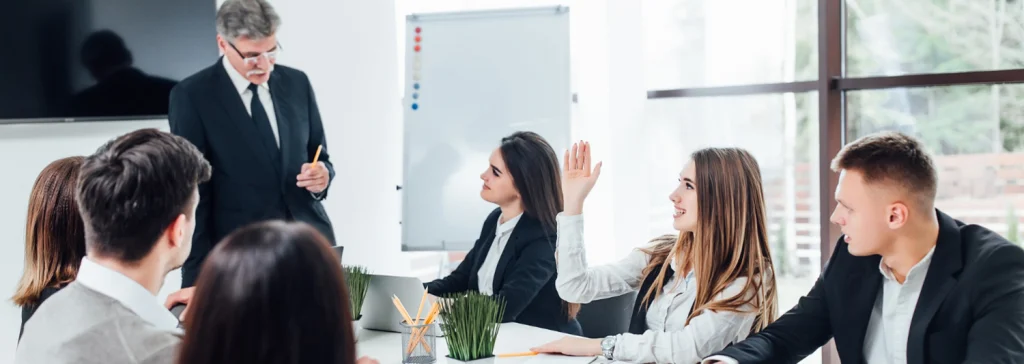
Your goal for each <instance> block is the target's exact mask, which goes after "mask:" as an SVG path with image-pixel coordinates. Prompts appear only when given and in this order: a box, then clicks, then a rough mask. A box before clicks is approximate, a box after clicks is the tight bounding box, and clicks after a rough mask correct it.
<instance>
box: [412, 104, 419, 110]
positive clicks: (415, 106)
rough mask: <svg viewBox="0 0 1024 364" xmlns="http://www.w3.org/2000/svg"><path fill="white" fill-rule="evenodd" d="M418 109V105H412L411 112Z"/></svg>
mask: <svg viewBox="0 0 1024 364" xmlns="http://www.w3.org/2000/svg"><path fill="white" fill-rule="evenodd" d="M419 108H420V105H419V104H412V109H413V110H416V109H419Z"/></svg>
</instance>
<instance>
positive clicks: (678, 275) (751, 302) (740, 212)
mask: <svg viewBox="0 0 1024 364" xmlns="http://www.w3.org/2000/svg"><path fill="white" fill-rule="evenodd" d="M600 174H601V163H598V164H597V166H595V167H594V168H593V169H592V168H591V160H590V144H589V143H583V142H581V143H579V144H576V145H573V147H572V151H571V152H567V153H566V156H565V162H564V171H563V182H562V185H563V193H564V196H565V205H566V208H565V212H564V213H563V214H561V215H559V217H558V251H557V256H558V263H559V264H558V279H557V287H558V293H559V294H560V295H561V297H562V298H564V299H566V300H568V301H570V302H576V303H584V304H585V303H589V302H593V301H595V300H600V299H606V298H611V297H616V296H619V295H623V294H626V293H629V292H635V291H638V293H639V294H638V295H637V301H636V304H635V305H634V311H633V318H632V320H631V322H630V325H629V332H627V333H622V334H620V335H612V336H608V337H606V338H604V339H603V340H595V339H578V338H565V339H562V340H559V341H555V342H552V343H549V344H546V345H543V346H541V347H538V348H535V349H534V350H535V351H537V352H543V353H561V354H566V355H579V356H590V355H603V356H604V357H606V358H607V359H609V360H615V361H627V362H640V363H649V362H658V363H694V362H699V361H700V360H702V359H703V358H705V357H707V356H708V355H711V354H712V353H714V352H716V351H718V350H721V349H723V348H725V347H726V346H727V345H729V344H731V343H734V342H737V341H740V340H742V339H744V338H746V337H747V335H749V334H751V333H756V332H758V331H761V330H762V329H764V328H765V327H766V326H768V324H769V323H771V322H772V321H774V320H775V317H776V314H777V312H776V305H777V298H776V293H775V292H776V288H775V272H774V268H773V265H772V258H771V254H770V253H769V251H770V249H769V247H768V236H767V227H766V221H765V216H766V215H765V205H764V193H763V192H762V187H761V173H760V168H759V166H758V164H757V161H756V160H755V159H754V158H753V156H751V155H750V153H748V152H747V151H746V150H743V149H739V148H706V149H701V150H698V151H696V152H694V153H693V154H692V155H691V161H690V162H689V163H687V166H686V167H685V168H684V169H683V172H682V173H681V174H680V177H679V185H678V186H677V187H676V189H675V190H674V191H673V192H672V193H671V194H670V195H669V199H670V200H671V201H672V203H673V205H674V206H675V213H674V214H673V227H675V228H676V229H678V230H679V233H678V235H677V236H671V235H670V236H666V237H661V238H658V239H654V240H653V241H652V242H651V244H650V245H649V246H647V247H645V248H640V249H635V250H633V252H632V253H630V254H629V255H628V256H627V257H625V258H624V259H622V260H621V261H619V262H617V263H613V264H609V265H604V266H597V267H589V266H588V265H587V262H586V259H584V257H585V256H586V251H585V249H584V246H585V244H584V242H583V217H582V213H581V212H582V210H583V201H584V199H586V197H587V194H589V192H590V190H591V189H593V187H594V184H595V183H596V182H597V179H598V177H599V176H600ZM702 186H705V187H704V188H702ZM710 186H715V187H714V188H710Z"/></svg>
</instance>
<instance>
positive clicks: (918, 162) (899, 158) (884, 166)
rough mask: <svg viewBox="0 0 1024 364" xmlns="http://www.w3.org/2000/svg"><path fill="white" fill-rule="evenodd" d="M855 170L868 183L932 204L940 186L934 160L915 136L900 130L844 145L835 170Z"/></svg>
mask: <svg viewBox="0 0 1024 364" xmlns="http://www.w3.org/2000/svg"><path fill="white" fill-rule="evenodd" d="M843 169H846V170H854V171H858V172H860V173H861V174H862V175H863V176H864V181H865V182H867V183H887V184H890V185H893V186H896V187H899V188H902V189H903V190H904V191H906V192H908V193H910V194H913V195H915V196H917V197H918V202H921V203H924V204H929V205H930V204H933V203H934V202H935V194H936V189H937V187H936V186H937V185H938V177H937V175H936V172H935V163H934V162H933V161H932V157H931V156H930V155H928V152H927V151H925V148H924V145H923V144H921V142H920V141H918V140H917V139H916V138H914V137H911V136H909V135H906V134H903V133H899V132H882V133H875V134H870V135H867V136H864V137H861V138H860V139H857V140H855V141H853V142H852V143H850V144H847V145H846V146H845V147H843V149H842V150H840V151H839V153H838V154H836V157H835V159H832V170H833V171H835V172H839V171H840V170H843Z"/></svg>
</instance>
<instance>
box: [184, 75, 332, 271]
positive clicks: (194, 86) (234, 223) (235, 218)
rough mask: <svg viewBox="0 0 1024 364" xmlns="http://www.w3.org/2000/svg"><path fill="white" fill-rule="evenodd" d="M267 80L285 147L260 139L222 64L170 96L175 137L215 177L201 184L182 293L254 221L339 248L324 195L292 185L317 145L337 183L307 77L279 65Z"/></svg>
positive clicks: (185, 82) (193, 76) (321, 157)
mask: <svg viewBox="0 0 1024 364" xmlns="http://www.w3.org/2000/svg"><path fill="white" fill-rule="evenodd" d="M269 82H270V83H269V85H270V95H271V98H272V99H273V101H274V110H273V112H275V114H276V116H277V126H278V133H279V135H280V140H281V143H280V144H281V145H280V149H278V146H277V145H266V144H267V143H264V142H263V139H261V138H260V134H259V131H258V129H257V127H256V125H255V124H254V123H253V121H252V117H250V116H249V113H248V112H246V110H245V105H244V104H243V103H242V97H241V96H240V95H239V93H238V91H237V90H236V89H235V87H234V85H233V84H232V83H231V79H230V78H229V76H228V73H227V70H225V69H224V66H223V64H222V63H221V61H220V60H218V61H217V63H215V64H214V65H213V66H210V67H208V68H206V69H204V70H202V71H200V72H199V73H196V74H195V75H192V76H190V77H188V78H186V79H185V80H183V81H181V82H180V83H178V85H177V86H175V87H174V89H173V90H172V91H171V97H170V110H169V114H168V118H169V119H170V125H171V132H172V133H174V134H177V135H180V136H182V137H184V138H186V139H188V140H189V141H191V142H192V144H195V146H196V147H197V148H199V151H201V152H202V153H203V155H204V156H206V159H207V160H208V161H209V162H210V164H211V166H212V167H213V177H212V178H211V179H210V181H209V182H207V183H204V184H202V185H200V186H199V207H198V208H197V212H196V230H195V237H194V239H193V245H192V254H191V255H190V256H189V257H188V260H186V262H185V265H184V267H182V282H181V284H182V287H189V286H192V285H193V284H194V283H195V280H196V277H197V276H198V274H199V267H200V266H201V264H202V262H203V259H204V258H205V257H206V255H207V254H208V253H209V252H210V250H211V249H213V246H214V245H215V244H216V243H217V242H218V241H220V239H221V238H223V237H224V236H226V235H227V234H229V233H231V232H232V231H234V230H235V229H237V228H239V227H241V226H244V225H248V224H250V223H253V222H258V221H262V220H272V219H285V220H297V221H302V222H306V223H309V224H311V225H313V226H314V227H315V228H317V229H318V230H319V231H320V232H321V233H323V234H324V235H326V236H327V238H328V239H329V240H330V241H331V242H332V243H333V242H334V230H333V227H332V226H331V221H330V219H329V218H328V217H327V213H326V212H325V211H324V208H323V205H322V204H321V203H320V199H323V198H325V197H326V196H327V191H326V190H325V191H323V192H321V193H320V194H319V195H318V197H319V199H318V198H317V197H314V196H313V194H311V193H310V192H309V191H307V190H306V189H305V188H301V187H298V186H296V185H295V184H296V183H297V180H296V176H297V175H298V174H299V172H300V170H301V168H302V164H303V163H310V162H312V160H313V156H314V155H315V154H316V149H317V146H319V145H323V150H322V151H321V153H320V159H319V160H320V161H322V162H324V164H325V165H327V169H328V170H329V171H330V176H331V179H332V180H333V179H334V166H333V165H332V164H331V159H330V154H329V153H328V152H327V139H326V138H325V137H324V128H323V123H322V122H321V121H320V111H319V109H317V104H316V97H315V96H314V94H313V88H312V87H311V85H310V83H309V78H307V77H306V74H305V73H303V72H302V71H299V70H296V69H293V68H289V67H286V66H282V65H276V66H275V68H274V71H273V72H272V73H271V74H270V81H269ZM270 112H271V110H267V113H268V114H269V113H270Z"/></svg>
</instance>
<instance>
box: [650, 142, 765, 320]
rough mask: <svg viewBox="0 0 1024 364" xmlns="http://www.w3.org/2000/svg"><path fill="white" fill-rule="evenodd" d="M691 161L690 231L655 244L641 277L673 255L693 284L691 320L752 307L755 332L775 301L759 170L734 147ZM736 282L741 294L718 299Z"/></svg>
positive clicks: (705, 151) (702, 154) (709, 151)
mask: <svg viewBox="0 0 1024 364" xmlns="http://www.w3.org/2000/svg"><path fill="white" fill-rule="evenodd" d="M691 159H692V161H693V163H694V165H695V167H696V181H695V182H696V186H697V188H696V189H697V204H698V214H697V226H696V229H695V231H694V232H692V233H687V232H684V233H681V234H680V236H679V239H678V243H675V244H671V245H666V244H665V243H664V241H662V243H661V244H659V245H656V246H655V248H654V249H652V250H651V251H652V252H653V259H652V264H651V265H650V266H648V269H647V273H648V274H651V273H654V272H655V271H658V270H657V269H654V268H657V267H658V266H660V267H661V268H662V269H661V271H664V268H665V267H666V266H667V265H668V262H667V261H666V257H667V256H668V255H669V254H670V253H672V252H675V253H677V255H676V256H677V257H680V258H681V259H684V260H686V261H687V263H688V265H689V266H690V267H691V268H692V269H693V271H694V277H695V279H696V281H697V297H696V298H695V301H694V304H693V311H692V313H691V315H690V318H691V319H692V318H693V317H695V316H696V315H699V314H700V313H702V312H703V311H705V310H712V311H740V310H750V309H751V308H752V309H753V310H756V311H757V312H758V320H757V321H756V322H755V325H754V327H753V328H752V329H753V331H759V330H760V329H763V328H764V327H765V326H767V325H768V324H769V323H771V322H772V321H774V320H775V316H776V301H777V299H776V290H775V274H774V269H773V267H772V258H771V253H770V250H769V243H768V231H767V221H766V213H765V201H764V191H763V188H762V183H761V170H760V167H759V166H758V164H757V160H756V159H754V157H753V156H752V155H751V154H750V153H749V152H747V151H746V150H743V149H740V148H706V149H701V150H698V151H696V152H694V153H693V154H692V155H691ZM655 263H656V264H658V265H657V266H656V265H655ZM740 278H745V279H746V283H745V284H744V287H743V289H742V290H741V292H739V294H736V295H734V296H732V297H724V298H723V299H721V300H718V297H719V295H721V294H722V293H723V292H725V290H726V288H727V287H729V285H730V284H732V283H733V282H734V281H736V280H737V279H740ZM656 286H657V287H658V288H659V289H660V288H661V285H660V284H658V285H656ZM652 288H653V287H652ZM654 292H655V295H656V293H657V292H660V291H654ZM645 293H647V292H645ZM745 307H746V308H745ZM688 320H689V319H688Z"/></svg>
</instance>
